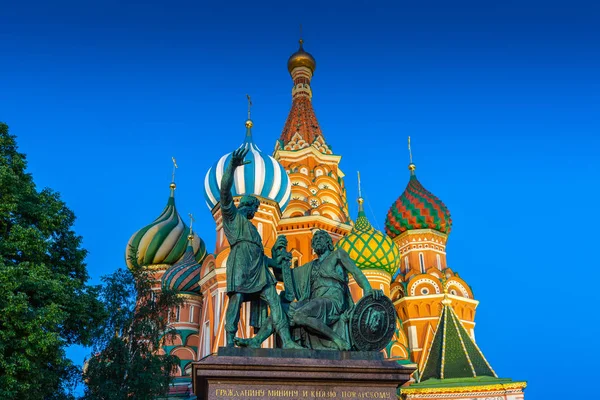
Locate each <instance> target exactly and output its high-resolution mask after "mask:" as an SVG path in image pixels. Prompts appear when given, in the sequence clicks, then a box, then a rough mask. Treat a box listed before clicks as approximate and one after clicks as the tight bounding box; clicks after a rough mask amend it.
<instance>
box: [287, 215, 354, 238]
mask: <svg viewBox="0 0 600 400" xmlns="http://www.w3.org/2000/svg"><path fill="white" fill-rule="evenodd" d="M314 228H320V229H325V230H329V231H332V230H335V231H337V232H338V233H340V234H342V235H346V234H348V233H350V231H351V230H352V226H351V225H350V224H346V223H343V222H336V221H333V220H332V219H330V218H327V217H324V216H322V215H306V216H303V217H286V218H282V219H281V220H280V221H279V225H277V231H278V232H282V231H287V230H295V229H314Z"/></svg>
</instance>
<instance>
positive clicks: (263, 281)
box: [220, 148, 302, 348]
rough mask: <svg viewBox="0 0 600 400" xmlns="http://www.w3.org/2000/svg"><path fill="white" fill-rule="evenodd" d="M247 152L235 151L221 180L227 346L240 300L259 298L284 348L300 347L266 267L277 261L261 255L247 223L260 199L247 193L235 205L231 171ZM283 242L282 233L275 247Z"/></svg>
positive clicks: (255, 234)
mask: <svg viewBox="0 0 600 400" xmlns="http://www.w3.org/2000/svg"><path fill="white" fill-rule="evenodd" d="M247 153H248V149H247V148H239V149H237V150H235V151H234V152H233V153H232V157H231V161H230V163H229V165H227V168H226V169H225V171H224V173H223V178H222V179H221V189H220V196H221V199H220V202H221V213H222V216H223V230H224V232H225V237H226V238H227V241H228V242H229V246H230V247H231V252H230V254H229V257H228V258H227V295H228V296H229V304H228V306H227V311H226V314H225V331H226V332H227V346H228V347H233V346H234V343H235V342H234V339H235V334H236V332H237V330H238V323H239V320H240V306H241V304H242V301H248V300H253V301H255V302H256V301H259V302H260V300H262V301H264V302H266V303H267V304H268V306H269V309H270V318H271V320H272V326H273V328H274V329H275V330H276V331H277V333H278V334H279V336H280V337H281V340H282V342H283V347H284V348H302V347H301V346H299V345H298V344H296V343H295V342H294V341H293V340H292V339H291V337H290V330H289V325H288V322H287V318H285V316H284V314H283V310H282V308H281V302H280V301H279V295H278V294H277V291H276V289H275V284H276V282H277V281H276V280H275V277H274V276H273V273H272V272H271V271H270V270H269V267H274V266H275V264H276V263H275V261H273V260H272V259H271V258H269V257H267V256H266V255H265V254H264V248H263V244H262V239H261V237H260V234H259V233H258V230H257V229H256V227H255V226H254V225H253V224H252V223H251V222H250V220H251V219H252V218H254V214H255V213H256V211H258V206H259V205H260V201H259V200H258V199H257V198H256V197H254V196H251V195H246V196H243V197H242V199H241V200H240V203H239V206H238V207H236V206H235V204H234V203H233V195H232V193H231V188H232V186H233V176H234V172H235V169H236V168H237V167H239V166H242V165H244V164H248V163H249V161H244V157H246V154H247ZM285 242H286V239H285V237H284V236H282V237H279V238H277V241H276V242H275V247H281V246H285V244H284V243H285ZM261 303H262V302H261ZM263 304H264V303H263Z"/></svg>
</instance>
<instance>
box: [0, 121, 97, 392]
mask: <svg viewBox="0 0 600 400" xmlns="http://www.w3.org/2000/svg"><path fill="white" fill-rule="evenodd" d="M26 166H27V162H26V159H25V155H24V154H22V153H19V152H18V149H17V144H16V140H15V137H14V136H12V135H10V134H9V132H8V126H7V125H6V124H4V123H0V398H1V399H52V398H67V397H69V387H70V384H72V383H73V382H75V381H76V380H77V378H78V377H79V372H78V368H77V367H75V366H74V365H73V364H72V363H71V361H70V360H69V359H68V358H67V357H66V356H65V348H66V347H67V346H69V345H73V344H82V345H90V344H91V343H92V337H93V335H94V333H95V332H96V330H95V329H93V328H94V327H96V326H98V324H99V323H100V321H102V320H103V319H104V317H105V311H104V306H103V305H102V303H101V302H100V301H99V300H98V291H99V288H97V287H93V286H89V285H87V280H88V275H87V271H86V265H85V263H84V259H85V256H86V251H85V250H84V249H82V248H81V240H82V239H81V237H80V236H77V235H76V234H75V232H74V231H73V230H72V226H73V223H74V221H75V215H74V214H73V212H72V211H71V210H70V209H68V208H67V206H66V205H65V203H64V202H63V201H61V199H60V196H59V194H58V193H56V192H54V191H52V190H51V189H47V188H46V189H43V190H42V191H38V190H37V189H36V186H35V184H34V182H33V178H32V176H31V174H29V173H26V172H25V171H26Z"/></svg>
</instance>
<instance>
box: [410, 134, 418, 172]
mask: <svg viewBox="0 0 600 400" xmlns="http://www.w3.org/2000/svg"><path fill="white" fill-rule="evenodd" d="M408 156H409V158H410V164H408V170H409V171H410V174H411V175H414V174H415V170H416V169H417V166H416V165H415V164H413V160H412V150H411V148H410V136H409V137H408Z"/></svg>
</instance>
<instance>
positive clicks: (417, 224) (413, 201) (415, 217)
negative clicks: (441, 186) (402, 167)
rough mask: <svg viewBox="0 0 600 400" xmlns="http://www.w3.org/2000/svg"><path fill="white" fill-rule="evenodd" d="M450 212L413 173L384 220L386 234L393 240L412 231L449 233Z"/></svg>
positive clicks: (412, 172) (450, 226) (450, 223)
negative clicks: (428, 230)
mask: <svg viewBox="0 0 600 400" xmlns="http://www.w3.org/2000/svg"><path fill="white" fill-rule="evenodd" d="M451 228H452V218H451V217H450V211H449V210H448V208H447V207H446V206H445V205H444V203H442V201H441V200H440V199H438V198H437V197H436V196H434V195H433V194H432V193H431V192H429V191H428V190H427V189H425V188H424V187H423V185H421V182H419V180H418V179H417V176H416V175H415V174H414V171H411V176H410V180H409V181H408V185H407V186H406V189H405V190H404V193H402V195H401V196H400V197H398V199H397V200H396V201H395V202H394V204H392V207H391V208H390V210H389V211H388V214H387V218H386V220H385V231H386V233H387V234H388V235H389V236H390V237H392V238H394V237H396V236H398V235H400V234H401V233H403V232H406V231H408V230H412V229H434V230H436V231H438V232H442V233H445V234H448V233H450V229H451Z"/></svg>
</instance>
